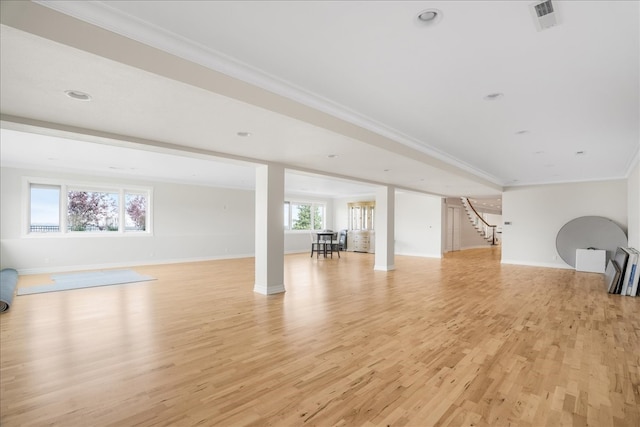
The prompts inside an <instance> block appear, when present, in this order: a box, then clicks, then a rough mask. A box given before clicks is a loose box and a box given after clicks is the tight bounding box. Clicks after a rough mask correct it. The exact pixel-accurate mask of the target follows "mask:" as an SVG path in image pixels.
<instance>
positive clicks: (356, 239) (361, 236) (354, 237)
mask: <svg viewBox="0 0 640 427" xmlns="http://www.w3.org/2000/svg"><path fill="white" fill-rule="evenodd" d="M347 250H348V251H352V252H369V253H374V252H375V234H374V232H373V231H370V230H349V231H348V232H347Z"/></svg>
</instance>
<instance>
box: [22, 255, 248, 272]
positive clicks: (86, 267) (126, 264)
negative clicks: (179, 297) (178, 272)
mask: <svg viewBox="0 0 640 427" xmlns="http://www.w3.org/2000/svg"><path fill="white" fill-rule="evenodd" d="M254 256H255V254H239V255H216V256H209V257H195V258H173V259H163V260H160V259H155V260H153V261H149V260H140V261H128V262H117V263H106V264H86V265H67V266H62V267H39V268H25V269H19V270H18V274H20V275H29V274H50V273H65V272H70V271H83V270H103V269H113V268H128V267H137V266H143V265H159V264H181V263H187V262H201V261H216V260H223V259H238V258H253V257H254Z"/></svg>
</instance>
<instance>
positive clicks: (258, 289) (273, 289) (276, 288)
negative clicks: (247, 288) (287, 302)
mask: <svg viewBox="0 0 640 427" xmlns="http://www.w3.org/2000/svg"><path fill="white" fill-rule="evenodd" d="M253 292H255V293H258V294H262V295H274V294H281V293H283V292H286V290H285V289H284V283H282V284H278V285H269V286H267V285H258V284H257V283H256V284H255V285H254V287H253Z"/></svg>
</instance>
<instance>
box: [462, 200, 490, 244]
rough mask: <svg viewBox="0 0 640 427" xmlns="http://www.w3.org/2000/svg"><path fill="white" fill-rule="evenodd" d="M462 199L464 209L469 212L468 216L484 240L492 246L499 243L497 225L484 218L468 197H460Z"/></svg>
mask: <svg viewBox="0 0 640 427" xmlns="http://www.w3.org/2000/svg"><path fill="white" fill-rule="evenodd" d="M460 200H462V206H464V210H465V211H466V212H467V218H469V221H470V222H471V225H473V228H475V229H476V230H477V231H478V234H480V236H482V238H483V239H484V240H486V241H487V242H488V243H490V244H491V245H492V246H494V245H497V244H498V240H497V239H496V226H495V225H491V224H489V223H488V222H487V221H485V220H484V218H482V215H480V214H479V213H478V211H476V209H475V208H474V207H473V205H472V204H471V202H470V201H469V198H468V197H460Z"/></svg>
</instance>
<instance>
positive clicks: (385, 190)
mask: <svg viewBox="0 0 640 427" xmlns="http://www.w3.org/2000/svg"><path fill="white" fill-rule="evenodd" d="M395 190H396V189H395V187H393V186H387V187H379V188H378V189H377V190H376V216H375V230H376V255H375V265H374V267H373V269H374V270H381V271H391V270H395V268H396V266H395V233H394V223H395V203H396V191H395Z"/></svg>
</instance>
